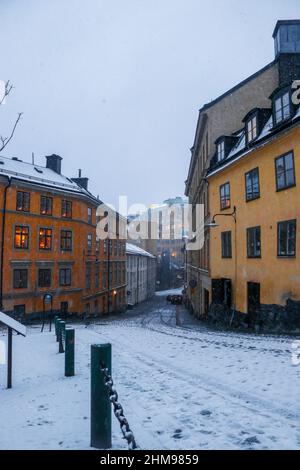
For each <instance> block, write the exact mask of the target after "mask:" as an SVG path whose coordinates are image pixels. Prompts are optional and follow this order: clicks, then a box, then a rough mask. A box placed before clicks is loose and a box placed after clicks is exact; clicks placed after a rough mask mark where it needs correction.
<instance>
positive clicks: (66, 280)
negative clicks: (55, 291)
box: [59, 268, 71, 286]
mask: <svg viewBox="0 0 300 470" xmlns="http://www.w3.org/2000/svg"><path fill="white" fill-rule="evenodd" d="M59 285H60V286H70V285H71V268H61V269H60V270H59Z"/></svg>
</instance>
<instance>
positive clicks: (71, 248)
mask: <svg viewBox="0 0 300 470" xmlns="http://www.w3.org/2000/svg"><path fill="white" fill-rule="evenodd" d="M65 234H70V235H71V236H70V237H67V236H66V235H65ZM67 240H70V245H71V246H70V248H66V247H65V248H64V247H63V243H62V242H63V241H65V242H66V241H67ZM60 251H63V252H68V253H70V252H72V251H73V231H72V230H68V229H61V231H60Z"/></svg>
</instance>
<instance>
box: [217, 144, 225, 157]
mask: <svg viewBox="0 0 300 470" xmlns="http://www.w3.org/2000/svg"><path fill="white" fill-rule="evenodd" d="M217 153H218V162H220V161H221V160H224V158H225V142H224V140H223V141H222V142H220V143H219V144H218V145H217Z"/></svg>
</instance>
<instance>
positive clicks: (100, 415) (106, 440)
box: [91, 344, 111, 449]
mask: <svg viewBox="0 0 300 470" xmlns="http://www.w3.org/2000/svg"><path fill="white" fill-rule="evenodd" d="M101 363H104V364H105V366H106V367H107V368H108V371H109V374H111V344H93V345H92V346H91V447H94V448H96V449H110V448H111V403H110V400H109V395H108V391H107V388H106V386H105V384H104V380H103V374H102V372H101V370H100V369H101Z"/></svg>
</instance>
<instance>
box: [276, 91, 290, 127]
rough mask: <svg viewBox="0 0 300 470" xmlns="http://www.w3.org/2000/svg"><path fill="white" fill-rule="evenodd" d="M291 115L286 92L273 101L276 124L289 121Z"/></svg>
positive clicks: (288, 97) (288, 96) (288, 95)
mask: <svg viewBox="0 0 300 470" xmlns="http://www.w3.org/2000/svg"><path fill="white" fill-rule="evenodd" d="M290 115H291V103H290V93H289V92H288V91H286V92H285V93H283V94H281V95H280V96H278V95H277V98H275V100H274V116H275V122H276V124H280V123H281V122H283V121H285V120H286V119H289V117H290Z"/></svg>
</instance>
